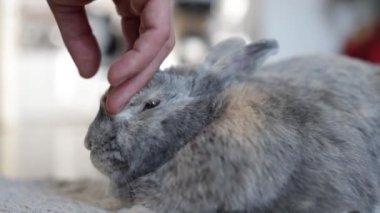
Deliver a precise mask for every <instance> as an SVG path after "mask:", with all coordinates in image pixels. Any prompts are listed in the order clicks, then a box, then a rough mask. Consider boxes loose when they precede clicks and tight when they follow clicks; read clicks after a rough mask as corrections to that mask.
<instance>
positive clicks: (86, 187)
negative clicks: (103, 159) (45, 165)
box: [0, 178, 129, 213]
mask: <svg viewBox="0 0 380 213" xmlns="http://www.w3.org/2000/svg"><path fill="white" fill-rule="evenodd" d="M118 209H120V204H119V203H118V202H117V201H116V200H114V199H112V198H111V196H109V195H108V194H107V183H101V182H95V181H88V180H83V181H75V182H64V181H57V180H38V181H12V180H8V179H5V178H0V212H12V213H13V212H84V213H86V212H91V213H104V212H110V211H111V212H121V211H119V210H118ZM123 212H124V210H123ZM127 212H129V211H127Z"/></svg>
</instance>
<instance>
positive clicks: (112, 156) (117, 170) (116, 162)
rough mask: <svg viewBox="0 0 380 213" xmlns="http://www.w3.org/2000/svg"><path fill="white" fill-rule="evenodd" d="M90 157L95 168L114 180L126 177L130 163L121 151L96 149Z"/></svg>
mask: <svg viewBox="0 0 380 213" xmlns="http://www.w3.org/2000/svg"><path fill="white" fill-rule="evenodd" d="M90 158H91V162H92V164H93V165H94V166H95V168H97V169H98V170H99V171H100V172H101V173H102V174H104V175H106V176H107V177H109V178H110V179H112V180H115V181H116V180H121V179H124V178H125V177H126V174H127V173H128V171H129V164H128V162H127V161H126V160H124V158H123V157H122V156H121V155H120V152H117V151H114V152H105V151H103V150H98V149H95V150H92V151H91V154H90Z"/></svg>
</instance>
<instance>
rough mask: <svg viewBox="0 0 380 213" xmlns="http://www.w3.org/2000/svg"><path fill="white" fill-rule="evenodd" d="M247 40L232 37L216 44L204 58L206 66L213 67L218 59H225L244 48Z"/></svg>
mask: <svg viewBox="0 0 380 213" xmlns="http://www.w3.org/2000/svg"><path fill="white" fill-rule="evenodd" d="M244 46H245V41H244V40H243V39H241V38H230V39H227V40H225V41H222V42H220V43H219V44H217V45H215V46H214V47H213V48H212V49H211V51H210V53H209V54H208V55H207V56H206V58H205V60H204V66H205V67H206V69H207V68H210V67H213V66H214V65H215V64H216V63H217V62H218V61H220V60H224V58H225V57H228V56H229V55H231V54H232V53H234V52H236V51H238V50H239V49H242V48H244Z"/></svg>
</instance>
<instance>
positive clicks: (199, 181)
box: [86, 39, 380, 213]
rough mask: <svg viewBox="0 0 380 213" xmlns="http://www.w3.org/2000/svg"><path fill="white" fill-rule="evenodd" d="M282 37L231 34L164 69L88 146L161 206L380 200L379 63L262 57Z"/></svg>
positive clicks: (104, 122)
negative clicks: (250, 38) (192, 62)
mask: <svg viewBox="0 0 380 213" xmlns="http://www.w3.org/2000/svg"><path fill="white" fill-rule="evenodd" d="M276 49H277V44H276V42H274V41H270V40H264V41H261V42H257V43H253V44H250V45H245V44H244V43H243V42H242V41H240V40H236V39H235V40H234V39H231V40H228V41H225V42H224V43H221V44H219V45H217V46H216V47H215V48H214V49H213V50H212V51H211V53H210V55H209V56H208V57H207V58H206V59H205V62H203V63H202V64H200V65H197V66H187V67H174V68H171V69H169V70H167V71H165V72H158V73H157V74H156V75H155V77H154V78H153V80H152V81H151V82H150V83H149V84H148V85H147V86H146V87H145V88H144V89H143V90H142V91H141V92H139V93H138V94H136V95H135V97H134V98H133V99H132V100H131V101H130V103H129V104H128V106H127V107H126V108H125V109H124V110H123V111H122V112H121V113H119V114H117V115H109V114H107V113H106V112H105V110H104V103H103V102H102V103H101V107H100V110H99V113H98V115H97V117H96V118H95V120H94V122H93V123H92V124H91V126H90V128H89V131H88V133H87V137H86V146H87V148H89V149H90V150H91V159H92V161H93V164H94V165H95V167H97V168H98V169H99V170H100V171H101V172H102V173H104V174H105V175H107V176H108V177H109V178H110V180H111V183H112V188H113V191H114V193H115V194H116V195H117V196H118V197H120V199H123V200H124V201H125V203H126V204H128V205H136V204H141V205H144V206H146V207H147V208H149V209H151V210H153V211H155V212H165V213H166V212H200V213H203V212H205V213H206V212H207V213H208V212H255V213H260V212H268V213H269V212H273V213H277V212H278V213H287V212H291V213H297V212H308V213H314V212H315V213H321V212H337V213H341V212H347V213H348V212H355V211H357V212H364V213H366V212H368V213H369V212H375V211H376V210H375V208H376V206H377V205H378V204H379V199H380V188H379V185H380V157H379V153H380V68H379V67H377V66H374V65H370V64H366V63H364V62H361V61H356V60H353V59H349V58H345V57H340V56H303V57H298V58H293V59H288V60H284V61H281V62H277V63H275V64H272V65H268V66H264V67H260V65H261V63H262V62H263V61H264V60H265V58H266V57H268V56H269V55H270V54H271V53H272V52H273V51H274V50H276Z"/></svg>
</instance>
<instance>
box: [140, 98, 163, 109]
mask: <svg viewBox="0 0 380 213" xmlns="http://www.w3.org/2000/svg"><path fill="white" fill-rule="evenodd" d="M159 104H160V101H159V100H151V101H148V102H146V103H145V106H144V109H143V111H145V110H147V109H152V108H154V107H156V106H158V105H159Z"/></svg>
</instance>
